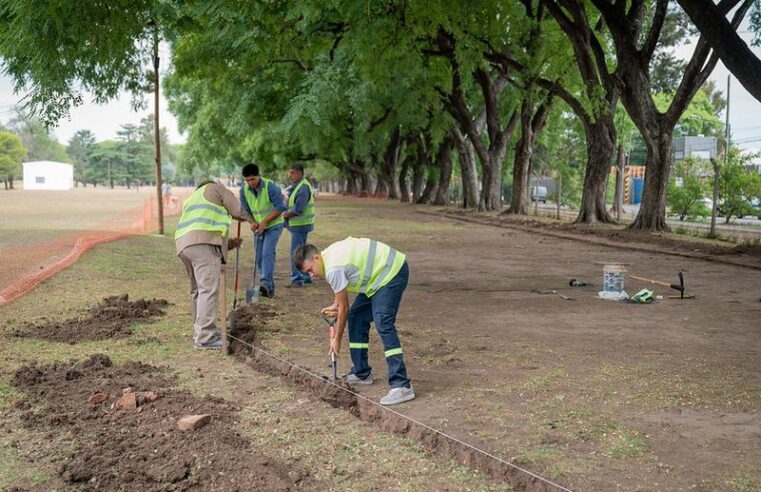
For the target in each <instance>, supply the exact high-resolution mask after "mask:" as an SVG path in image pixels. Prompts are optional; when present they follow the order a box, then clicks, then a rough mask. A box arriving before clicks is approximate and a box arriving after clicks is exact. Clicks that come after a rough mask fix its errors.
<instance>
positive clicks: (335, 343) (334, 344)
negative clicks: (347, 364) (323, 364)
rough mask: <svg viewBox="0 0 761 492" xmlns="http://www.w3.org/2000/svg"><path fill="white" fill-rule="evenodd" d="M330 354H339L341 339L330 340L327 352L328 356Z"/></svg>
mask: <svg viewBox="0 0 761 492" xmlns="http://www.w3.org/2000/svg"><path fill="white" fill-rule="evenodd" d="M330 353H333V354H336V355H338V354H339V353H341V339H340V338H337V337H334V338H331V339H330V351H329V352H328V355H330Z"/></svg>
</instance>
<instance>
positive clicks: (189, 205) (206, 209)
mask: <svg viewBox="0 0 761 492" xmlns="http://www.w3.org/2000/svg"><path fill="white" fill-rule="evenodd" d="M205 189H206V186H202V187H200V188H198V189H197V190H196V191H194V192H193V194H192V195H190V198H188V199H187V200H185V203H184V204H183V205H182V216H180V221H179V222H178V223H177V230H176V231H175V233H174V239H175V240H177V239H179V238H180V237H182V236H184V235H185V234H187V233H188V232H190V231H207V232H218V233H219V234H220V235H221V236H225V235H226V234H227V229H228V227H230V222H232V219H231V218H230V215H229V214H228V213H227V209H226V208H225V207H223V206H221V205H217V204H216V203H211V202H210V201H209V200H207V199H206V198H204V196H203V192H204V190H205Z"/></svg>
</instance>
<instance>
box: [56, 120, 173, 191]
mask: <svg viewBox="0 0 761 492" xmlns="http://www.w3.org/2000/svg"><path fill="white" fill-rule="evenodd" d="M153 144H154V133H153V116H152V115H149V116H146V117H145V118H143V119H142V120H141V121H140V124H139V125H132V124H126V125H122V126H121V129H120V130H119V131H118V132H117V138H116V140H105V141H102V142H96V141H95V135H93V133H92V132H91V131H90V130H79V131H78V132H77V133H75V134H74V136H73V137H72V138H71V139H70V140H69V145H68V148H67V149H66V152H67V153H68V155H69V157H70V158H71V161H72V162H73V164H74V180H75V181H77V182H79V183H82V184H83V185H84V186H87V184H92V185H93V186H97V185H98V184H107V185H108V186H110V187H111V188H113V187H114V183H116V184H123V185H125V186H127V188H130V187H131V186H133V185H137V186H140V185H142V184H146V183H150V184H153V183H155V179H156V177H155V173H154V145H153ZM179 149H180V148H179V147H178V146H175V145H171V144H170V143H169V138H168V137H167V134H166V129H165V128H162V129H161V153H162V155H163V156H164V160H163V170H164V172H163V175H164V176H165V177H166V179H167V180H168V181H171V180H173V179H174V177H175V170H176V161H177V156H178V150H179Z"/></svg>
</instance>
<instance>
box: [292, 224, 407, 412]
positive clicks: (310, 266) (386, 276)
mask: <svg viewBox="0 0 761 492" xmlns="http://www.w3.org/2000/svg"><path fill="white" fill-rule="evenodd" d="M294 260H295V263H296V267H297V268H298V269H299V271H302V272H306V273H308V274H310V275H312V276H313V277H323V278H325V280H327V282H328V284H330V287H331V288H332V289H333V292H334V293H335V299H334V301H333V304H332V305H330V306H328V307H326V308H325V309H323V312H326V311H337V312H338V318H337V320H336V337H335V338H334V339H332V340H331V342H330V351H331V352H332V353H334V354H336V355H337V354H338V353H339V352H340V351H341V338H342V336H343V332H344V329H345V328H346V324H347V322H348V325H349V353H350V355H351V361H352V363H353V365H354V367H353V368H352V370H351V371H350V372H349V374H348V375H347V376H346V382H348V383H349V384H352V385H360V384H371V383H372V382H373V380H372V378H371V376H370V373H371V370H372V368H371V367H370V365H369V364H368V361H367V351H368V348H369V340H370V338H369V335H370V322H372V321H374V322H375V328H376V329H377V330H378V335H380V338H381V341H382V342H383V349H384V353H385V356H386V364H387V366H388V384H389V386H390V388H391V389H390V390H389V392H388V394H386V396H384V397H383V398H381V400H380V403H381V404H382V405H395V404H397V403H403V402H405V401H409V400H412V399H414V398H415V391H414V390H413V389H412V386H411V384H410V380H409V378H408V377H407V369H406V367H405V365H404V358H403V356H402V344H401V342H400V341H399V335H398V334H397V332H396V314H397V312H398V311H399V304H400V303H401V301H402V295H403V294H404V289H405V288H406V287H407V281H408V280H409V267H408V265H407V261H406V256H405V255H404V254H403V253H401V252H399V251H397V250H395V249H394V248H392V247H390V246H388V245H386V244H383V243H382V242H380V241H375V240H373V239H367V238H354V237H348V238H346V239H344V240H343V241H338V242H336V243H333V244H331V245H330V246H328V247H327V248H325V249H324V250H322V251H320V250H318V249H317V247H315V246H314V245H312V244H306V245H304V246H300V247H299V248H297V249H296V251H295V252H294ZM349 292H352V293H355V294H356V295H357V296H356V298H355V299H354V302H353V303H352V305H351V308H349V294H348V293H349Z"/></svg>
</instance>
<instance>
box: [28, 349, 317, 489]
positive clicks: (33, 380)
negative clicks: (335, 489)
mask: <svg viewBox="0 0 761 492" xmlns="http://www.w3.org/2000/svg"><path fill="white" fill-rule="evenodd" d="M13 384H14V386H16V387H18V388H20V389H22V390H23V391H24V392H25V395H26V396H25V399H24V400H21V401H19V402H17V403H16V408H19V409H22V410H23V413H22V416H21V417H22V421H23V422H24V425H25V426H26V427H28V428H32V429H35V430H39V431H43V432H44V431H48V432H49V431H52V433H55V434H63V431H67V432H68V433H71V435H74V436H76V440H74V441H72V442H70V443H68V445H69V446H71V445H73V446H74V449H73V450H72V451H71V453H70V456H69V457H68V459H66V460H64V464H63V465H61V466H60V468H59V476H60V478H61V479H62V480H63V482H65V483H66V484H67V485H68V486H72V487H78V488H79V487H81V488H85V489H100V490H122V489H131V490H157V491H158V490H190V489H192V490H268V491H269V490H277V491H281V490H291V489H293V488H295V487H296V486H298V485H301V482H303V481H304V480H305V479H306V477H307V474H305V473H301V472H296V471H293V470H289V469H288V468H287V467H286V466H285V465H284V464H282V463H279V462H276V461H274V460H272V459H269V458H267V457H266V456H265V455H263V454H262V452H261V450H257V449H253V448H252V447H251V444H250V442H249V441H248V440H247V439H244V438H243V437H241V436H240V435H239V434H238V433H237V432H236V431H235V430H234V424H235V422H236V418H237V413H238V411H239V410H240V409H238V408H235V407H234V406H232V405H230V404H228V403H227V402H225V401H224V400H222V399H219V398H212V397H208V396H207V397H205V398H199V397H196V396H194V395H192V394H190V393H188V392H186V391H180V390H175V389H173V388H172V386H173V378H172V377H171V376H168V375H166V374H164V373H163V371H161V370H160V369H158V368H155V367H152V366H149V365H145V364H141V363H129V364H125V365H122V366H113V365H112V364H111V361H110V359H108V357H106V356H105V355H101V354H97V355H94V356H92V357H90V358H89V359H87V360H85V361H83V362H73V361H72V362H71V363H69V364H54V365H49V366H44V367H37V366H27V367H23V368H21V369H19V370H18V371H17V372H16V374H15V377H14V379H13ZM199 414H207V415H210V416H211V421H210V423H208V425H205V426H203V427H200V428H198V429H196V430H190V431H181V430H179V429H178V427H177V421H178V419H180V418H182V417H183V416H187V415H199ZM64 447H65V448H67V449H68V446H64Z"/></svg>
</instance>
